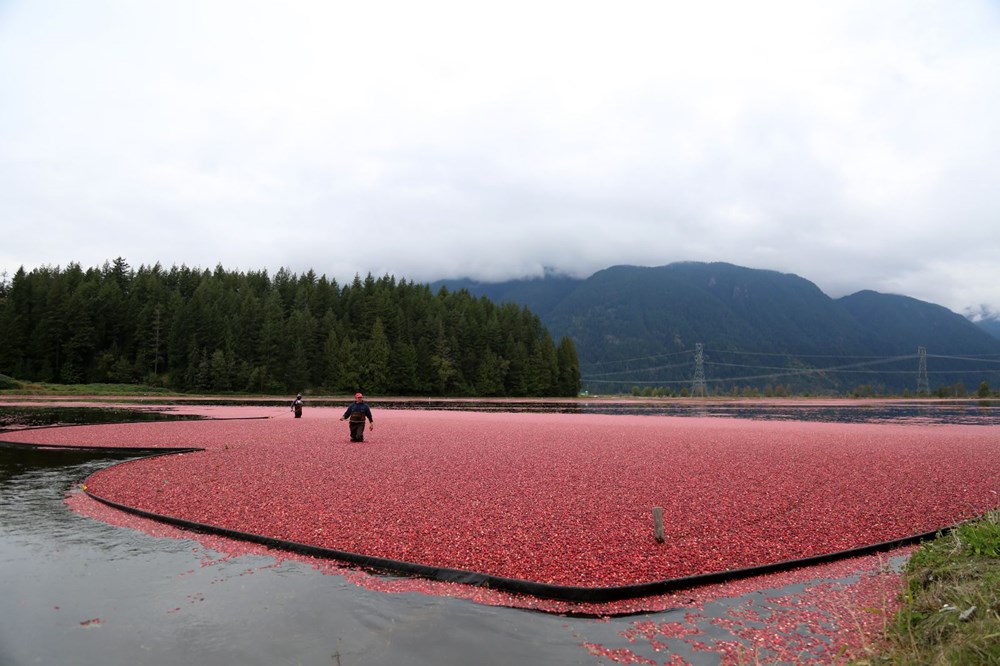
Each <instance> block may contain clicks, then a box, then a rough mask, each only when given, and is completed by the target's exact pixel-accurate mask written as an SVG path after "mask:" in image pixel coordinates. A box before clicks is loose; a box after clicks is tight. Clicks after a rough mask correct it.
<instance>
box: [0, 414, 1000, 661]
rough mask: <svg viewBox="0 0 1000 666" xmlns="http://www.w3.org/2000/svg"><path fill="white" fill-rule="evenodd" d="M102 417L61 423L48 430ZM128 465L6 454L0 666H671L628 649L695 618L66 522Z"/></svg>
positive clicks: (74, 455) (745, 599)
mask: <svg viewBox="0 0 1000 666" xmlns="http://www.w3.org/2000/svg"><path fill="white" fill-rule="evenodd" d="M381 406H382V405H380V407H381ZM961 409H962V411H961V414H960V418H961V419H968V418H969V413H971V414H973V415H974V416H975V415H977V414H978V415H979V417H980V421H977V422H985V423H990V424H992V423H996V414H995V411H996V408H995V407H992V408H985V411H984V408H983V407H981V406H980V407H977V406H975V405H973V406H972V407H968V406H963V407H962V408H961ZM969 410H971V412H970V411H969ZM794 411H795V410H792V412H787V413H794ZM802 411H803V410H798V413H802ZM810 413H811V414H813V415H814V416H815V415H816V414H817V413H814V412H810ZM956 414H958V412H956ZM831 415H832V413H828V416H831ZM106 416H107V415H106V414H104V413H98V412H93V411H86V410H84V411H83V412H79V413H69V412H65V411H62V412H58V411H57V413H54V414H49V415H46V416H42V417H39V420H40V422H45V423H47V424H58V423H66V422H72V421H93V420H103V419H104V418H105V417H106ZM926 416H927V415H921V414H916V415H913V414H902V416H901V415H900V414H880V415H879V418H883V419H886V420H895V419H897V418H916V419H917V420H921V419H925V418H926ZM119 417H121V418H122V419H125V420H128V419H127V415H124V414H121V415H116V416H115V418H119ZM869 417H870V414H869V415H868V416H865V417H864V418H869ZM953 417H954V415H953ZM782 418H783V417H782ZM29 420H30V419H27V418H26V417H25V415H24V414H23V413H19V414H17V415H15V418H12V417H11V415H10V413H9V409H7V408H3V407H0V424H4V425H6V426H7V427H10V426H11V425H13V426H15V427H21V426H23V425H25V424H26V423H28V421H29ZM973 420H975V419H973ZM33 422H38V421H33ZM0 427H2V426H0ZM0 439H2V434H0ZM124 458H125V455H124V454H122V455H116V456H112V455H108V454H106V453H93V452H91V453H87V452H72V451H51V450H24V449H17V448H8V447H0V618H2V621H0V666H22V665H25V666H26V665H29V664H81V665H87V664H102V665H103V664H148V665H150V666H165V665H171V664H184V665H188V664H199V665H204V666H213V665H215V664H220V665H221V664H226V665H229V664H267V665H272V664H324V665H330V664H334V665H338V666H339V665H344V666H347V665H354V664H399V663H403V664H418V665H419V664H428V665H430V664H434V665H450V664H456V665H457V664H472V663H475V664H504V665H508V664H554V665H559V664H606V663H610V661H611V660H610V659H608V658H607V657H606V656H602V651H604V650H629V651H630V652H631V653H632V654H633V655H635V656H638V657H642V658H645V659H650V660H653V661H654V662H655V663H664V662H665V661H666V659H667V657H668V655H667V653H665V652H662V651H657V649H656V648H657V645H655V644H654V643H653V642H651V641H642V640H639V641H635V640H630V639H629V637H628V634H629V632H632V638H633V639H634V631H635V627H636V626H637V623H641V622H648V621H651V622H655V623H669V622H682V621H684V618H685V615H686V614H687V613H688V612H689V611H687V610H676V611H666V612H661V613H652V614H646V615H641V616H632V617H620V618H611V619H606V620H595V619H586V618H573V617H561V616H554V615H547V614H542V613H536V612H531V611H524V610H518V609H511V608H502V607H492V606H485V605H480V604H476V603H474V602H471V601H467V600H463V599H454V598H447V597H437V596H428V595H424V594H420V593H403V594H389V593H383V592H378V591H374V590H370V589H366V588H363V587H359V586H357V585H354V584H352V583H350V582H348V580H346V579H345V578H344V577H343V576H340V575H330V574H323V573H321V572H319V571H317V570H315V569H313V568H311V567H310V566H308V565H307V564H305V563H302V562H297V561H293V560H282V561H280V562H278V561H276V560H275V559H274V558H273V557H268V556H262V555H252V556H251V555H246V556H240V557H229V556H227V555H225V554H223V553H215V552H212V551H209V550H206V549H205V548H204V547H202V546H201V544H199V543H198V542H197V541H195V540H192V539H172V538H157V537H152V536H147V535H145V534H143V533H140V532H137V531H134V530H131V529H126V528H119V527H114V526H111V525H108V524H105V523H103V522H99V521H96V520H92V519H89V518H86V517H83V516H80V515H78V514H76V513H74V512H72V511H70V510H69V509H68V508H67V507H66V505H65V504H64V501H63V500H64V496H65V493H66V492H67V491H71V492H79V491H72V490H71V489H73V488H75V487H76V486H78V484H79V482H80V481H81V480H83V479H84V478H86V477H87V476H88V475H90V474H91V473H93V472H94V471H96V470H98V469H100V468H102V467H104V466H106V465H108V464H110V463H112V462H115V461H118V460H122V459H124ZM802 587H803V586H802V585H801V584H797V585H791V586H786V587H784V588H779V589H772V590H758V591H755V592H752V593H749V594H743V595H739V596H734V597H732V598H725V599H720V600H717V601H715V602H712V603H711V604H708V605H706V606H704V607H703V608H701V609H700V610H699V613H700V615H701V617H702V619H701V620H700V622H701V623H702V625H701V626H702V628H703V630H704V632H705V635H710V636H715V637H720V638H722V639H726V640H738V639H737V638H736V637H735V636H734V635H732V634H729V633H728V632H727V631H726V630H724V629H722V628H721V627H720V626H718V625H716V624H714V623H713V619H714V618H718V617H722V616H724V615H726V614H727V613H728V614H733V613H734V612H741V611H742V610H743V609H747V608H751V607H752V608H754V609H756V610H757V611H760V610H761V608H764V600H768V599H773V598H776V597H784V596H787V595H794V594H797V590H799V589H800V588H802ZM794 603H795V604H798V603H800V602H794ZM793 605H794V604H793ZM779 610H780V609H779ZM775 612H776V613H777V612H778V611H775ZM795 631H799V632H802V633H803V634H809V632H810V629H809V628H808V627H804V626H803V627H799V628H797V629H795ZM662 644H663V645H666V646H667V647H668V649H669V651H670V652H672V653H676V654H679V655H681V656H683V657H684V658H685V659H686V660H687V662H688V663H690V664H694V665H696V666H708V665H715V664H718V663H720V659H721V657H720V655H719V654H717V653H714V652H704V651H695V650H693V649H692V647H691V645H690V644H689V643H685V642H683V641H680V640H675V639H665V638H664V639H662ZM595 645H596V646H600V650H595V649H594V648H593V646H595ZM751 659H752V657H751ZM748 663H754V662H753V661H749V662H748Z"/></svg>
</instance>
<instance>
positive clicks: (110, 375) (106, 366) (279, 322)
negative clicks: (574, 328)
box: [0, 257, 580, 397]
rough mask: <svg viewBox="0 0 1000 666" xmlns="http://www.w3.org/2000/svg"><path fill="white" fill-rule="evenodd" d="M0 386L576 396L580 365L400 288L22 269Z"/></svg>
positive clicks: (517, 319) (118, 264)
mask: <svg viewBox="0 0 1000 666" xmlns="http://www.w3.org/2000/svg"><path fill="white" fill-rule="evenodd" d="M0 340H2V343H0V373H2V374H7V375H10V376H12V377H16V378H18V379H21V380H25V381H35V382H53V383H65V384H77V383H99V382H110V383H136V384H139V383H141V384H149V385H154V386H162V387H165V388H171V389H174V390H179V391H191V392H198V391H203V392H230V391H232V392H248V393H276V392H282V393H294V392H300V391H314V392H329V393H339V392H348V393H351V392H354V391H364V392H366V393H373V394H381V395H429V396H476V397H485V396H510V397H524V396H575V395H577V394H578V393H579V390H580V370H579V362H578V360H577V355H576V350H575V347H574V345H573V343H572V341H571V340H570V339H569V338H563V339H562V340H561V341H560V342H559V344H558V345H556V344H555V343H554V342H553V340H552V338H551V336H550V335H549V333H548V331H547V330H546V329H545V328H544V327H543V326H542V324H541V322H540V320H539V318H538V317H537V316H536V315H534V314H533V313H532V312H530V311H529V310H528V309H527V308H524V307H521V306H518V305H514V304H495V303H493V302H492V301H490V300H488V299H486V298H475V297H473V296H472V295H470V294H469V292H467V291H465V290H457V291H449V290H448V289H445V288H442V289H440V290H439V291H437V292H436V293H435V292H433V291H432V290H431V288H430V287H429V286H428V285H425V284H417V283H414V282H408V281H406V280H398V281H397V280H396V278H394V277H392V276H388V275H386V276H384V277H380V278H375V277H373V276H372V275H371V274H369V275H367V276H366V277H365V278H361V276H360V275H356V276H355V277H354V280H353V281H352V282H351V283H350V284H344V285H339V284H338V283H337V281H336V280H335V279H328V278H327V277H326V276H325V275H321V276H317V275H316V274H315V273H314V272H313V271H312V270H310V271H308V272H306V273H304V274H301V275H296V274H295V273H293V272H291V271H289V270H287V269H285V268H282V269H280V270H278V271H277V272H276V273H275V274H274V275H273V276H270V275H269V274H268V272H267V271H266V270H259V271H248V272H234V271H227V270H225V269H224V268H223V267H222V266H221V265H219V266H217V267H216V268H215V270H214V271H209V270H207V269H197V268H194V269H192V268H188V267H186V266H184V265H182V266H180V267H177V266H172V267H171V268H170V269H169V270H166V269H164V268H163V267H162V266H161V265H160V264H159V263H157V264H155V265H153V266H145V265H143V266H140V267H139V268H138V269H137V270H135V269H133V268H131V267H130V266H129V265H128V263H127V262H126V261H125V259H123V258H121V257H119V258H117V259H115V260H114V261H113V262H110V263H109V262H105V264H104V265H103V266H102V267H100V268H89V269H86V270H84V269H83V268H82V267H81V266H80V265H79V264H76V263H70V264H69V265H67V266H66V267H65V268H60V267H42V268H37V269H34V270H32V271H30V272H26V271H25V270H24V268H23V267H21V268H20V269H19V270H18V271H17V273H16V274H15V275H14V276H13V277H12V278H11V279H9V280H8V279H7V278H6V276H3V277H0Z"/></svg>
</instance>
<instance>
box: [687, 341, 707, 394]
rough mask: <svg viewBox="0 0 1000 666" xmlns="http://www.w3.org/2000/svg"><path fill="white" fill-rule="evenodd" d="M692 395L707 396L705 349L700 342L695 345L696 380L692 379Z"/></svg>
mask: <svg viewBox="0 0 1000 666" xmlns="http://www.w3.org/2000/svg"><path fill="white" fill-rule="evenodd" d="M691 395H698V396H702V397H704V396H706V395H708V389H706V388H705V349H704V347H703V346H702V344H701V343H700V342H698V343H695V346H694V380H692V381H691Z"/></svg>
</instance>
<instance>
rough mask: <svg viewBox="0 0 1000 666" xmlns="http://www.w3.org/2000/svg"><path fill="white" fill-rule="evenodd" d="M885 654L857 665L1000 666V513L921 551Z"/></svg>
mask: <svg viewBox="0 0 1000 666" xmlns="http://www.w3.org/2000/svg"><path fill="white" fill-rule="evenodd" d="M903 580H904V588H903V592H902V602H903V607H902V609H901V610H900V611H899V612H898V613H896V616H895V619H894V621H893V622H892V624H891V625H890V626H889V627H888V631H887V636H886V646H885V650H884V651H883V652H882V653H881V654H878V655H875V656H872V657H871V658H868V659H866V660H863V661H860V662H857V664H859V665H861V664H872V665H873V664H892V665H895V666H911V665H912V666H915V665H917V664H920V665H924V664H926V665H939V664H940V665H945V664H947V665H949V666H952V665H954V666H976V665H979V664H986V665H989V664H995V665H1000V511H994V512H990V513H988V514H986V515H985V516H983V517H982V518H980V519H978V520H975V521H971V522H968V523H964V524H962V525H961V526H959V527H958V528H956V529H954V530H952V531H951V532H949V533H948V534H947V535H943V536H939V537H938V538H936V539H935V540H933V541H930V542H928V543H926V544H924V545H923V546H921V547H920V548H919V549H918V550H917V551H916V552H915V553H914V554H913V556H912V557H911V558H910V560H909V562H907V565H906V569H905V570H904V572H903Z"/></svg>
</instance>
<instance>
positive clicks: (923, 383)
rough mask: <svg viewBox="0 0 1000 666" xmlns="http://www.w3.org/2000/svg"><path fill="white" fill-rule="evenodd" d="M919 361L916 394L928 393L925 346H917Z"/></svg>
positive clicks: (929, 390)
mask: <svg viewBox="0 0 1000 666" xmlns="http://www.w3.org/2000/svg"><path fill="white" fill-rule="evenodd" d="M917 356H918V357H920V363H919V365H918V366H917V395H930V392H931V386H930V382H928V381H927V347H917Z"/></svg>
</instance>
